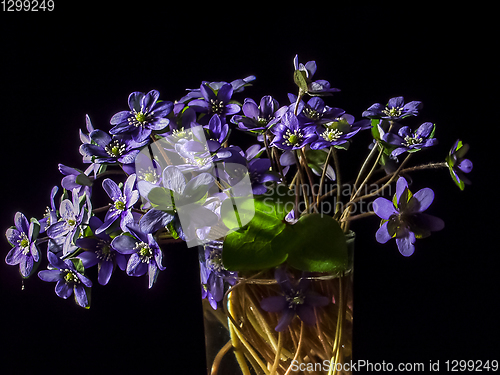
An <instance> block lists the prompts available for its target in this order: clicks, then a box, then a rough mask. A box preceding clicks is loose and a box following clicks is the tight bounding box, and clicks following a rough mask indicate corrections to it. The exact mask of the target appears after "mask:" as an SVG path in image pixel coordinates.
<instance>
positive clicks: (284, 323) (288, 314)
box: [274, 309, 295, 332]
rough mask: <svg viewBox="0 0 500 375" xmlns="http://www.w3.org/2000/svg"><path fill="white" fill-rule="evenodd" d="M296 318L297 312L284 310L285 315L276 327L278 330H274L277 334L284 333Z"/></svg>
mask: <svg viewBox="0 0 500 375" xmlns="http://www.w3.org/2000/svg"><path fill="white" fill-rule="evenodd" d="M294 317H295V311H294V310H293V309H286V310H284V311H283V315H282V316H281V318H280V320H279V321H278V325H277V326H276V328H274V330H275V331H276V332H283V331H284V330H285V329H287V327H288V326H289V325H290V323H291V322H292V320H293V318H294Z"/></svg>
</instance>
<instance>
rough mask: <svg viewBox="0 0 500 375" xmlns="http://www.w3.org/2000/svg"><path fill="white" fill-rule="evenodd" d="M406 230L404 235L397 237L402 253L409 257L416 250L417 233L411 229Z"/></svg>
mask: <svg viewBox="0 0 500 375" xmlns="http://www.w3.org/2000/svg"><path fill="white" fill-rule="evenodd" d="M404 232H405V233H404V235H403V236H401V237H396V244H397V245H398V249H399V252H400V253H401V255H403V256H405V257H409V256H410V255H412V254H413V252H414V251H415V245H414V243H415V233H413V232H411V231H409V230H405V231H404Z"/></svg>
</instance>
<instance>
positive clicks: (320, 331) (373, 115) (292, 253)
mask: <svg viewBox="0 0 500 375" xmlns="http://www.w3.org/2000/svg"><path fill="white" fill-rule="evenodd" d="M315 73H316V63H315V62H314V61H309V62H307V63H306V64H302V63H300V62H299V60H298V57H297V56H296V57H295V59H294V70H293V79H294V82H295V84H296V85H297V88H298V91H297V93H296V94H288V99H289V104H287V105H283V106H280V105H279V104H278V101H277V100H276V99H275V98H274V97H272V96H270V95H266V96H264V97H262V98H261V99H260V101H259V100H254V99H250V98H245V99H244V100H243V102H242V103H241V102H239V101H238V100H237V96H238V95H240V96H241V93H242V92H243V91H244V89H245V88H247V87H248V86H251V84H252V82H253V81H254V80H255V77H253V76H250V77H247V78H244V79H238V80H235V81H233V82H230V83H227V82H202V84H201V86H200V87H199V88H198V89H191V90H188V92H187V95H185V96H184V97H182V98H181V99H179V100H177V101H175V102H172V101H166V100H160V94H159V92H158V91H156V90H152V91H150V92H148V93H142V92H133V93H132V94H130V96H129V98H128V107H129V108H128V109H126V110H123V111H121V112H118V113H116V114H115V115H114V116H112V118H111V120H110V124H111V128H110V129H109V130H101V129H96V128H94V126H93V124H92V123H91V120H90V118H89V117H88V116H87V118H86V130H85V131H81V130H80V139H81V142H82V144H81V145H80V153H81V155H82V157H83V162H84V163H85V164H88V167H87V168H86V169H85V170H81V169H78V168H74V167H69V166H66V165H63V164H60V165H59V170H60V172H61V173H62V175H64V177H63V178H62V180H61V183H60V187H58V186H54V187H53V188H52V190H51V193H50V196H49V205H48V207H47V210H46V212H45V214H44V215H43V217H39V218H31V219H30V220H28V219H27V218H26V217H25V215H23V214H22V213H20V212H18V213H16V215H15V218H14V224H15V225H14V226H12V227H11V228H9V229H8V230H7V232H6V237H7V240H8V242H9V243H10V244H11V246H12V249H11V250H10V251H9V252H8V254H7V255H6V258H5V261H6V262H7V264H9V265H18V266H19V271H20V274H21V276H22V278H28V277H30V276H32V275H33V274H37V275H38V277H39V278H40V279H41V280H43V281H46V282H55V283H56V284H55V292H56V294H57V296H59V297H61V298H64V299H67V298H69V297H70V296H71V295H74V299H75V301H76V303H77V304H78V305H80V306H82V307H84V308H87V309H88V308H90V301H91V298H90V297H91V290H92V285H93V284H94V283H95V280H91V279H90V278H89V277H88V273H87V272H86V270H87V269H88V268H90V267H94V266H97V282H98V283H99V284H101V285H106V284H107V283H108V282H109V280H110V278H111V277H112V275H113V273H114V272H118V271H117V268H119V269H120V270H121V271H124V272H126V274H127V275H129V276H143V275H147V278H148V285H149V288H151V287H153V285H154V283H155V281H156V279H157V277H158V276H159V275H160V273H161V271H163V270H164V269H165V268H164V266H163V265H162V255H163V252H165V251H168V250H169V244H171V243H173V242H179V241H185V242H186V244H187V246H188V247H196V248H198V249H199V266H200V276H201V277H200V278H201V291H202V297H203V299H204V314H205V324H206V332H207V358H208V360H209V373H211V374H217V373H222V371H227V373H231V374H234V373H236V371H237V370H235V369H233V370H224V366H231V365H234V366H235V368H239V370H238V371H240V372H241V373H242V374H250V373H252V372H254V373H256V374H291V373H304V374H313V373H314V374H316V373H328V374H334V373H349V372H350V369H349V368H346V367H345V366H343V364H345V363H346V362H348V361H349V358H350V357H351V345H352V344H351V342H352V341H351V336H352V288H351V284H352V266H353V265H352V263H353V262H352V257H353V248H354V241H355V232H353V231H352V230H351V228H350V226H351V222H353V221H356V220H360V219H363V218H366V217H370V216H378V217H379V218H380V225H379V227H378V228H374V229H373V234H374V239H375V240H376V241H378V242H379V243H386V242H389V241H390V240H391V239H394V240H395V241H394V242H395V243H396V246H397V248H398V250H399V252H400V253H401V254H402V255H403V256H410V255H412V254H413V252H414V251H415V243H416V241H417V239H421V238H425V237H428V236H429V235H430V234H431V232H433V231H438V230H441V229H443V227H444V223H443V221H442V220H441V219H439V218H437V217H435V216H433V215H430V214H428V213H426V212H425V211H426V210H427V209H428V208H429V206H430V205H431V204H432V202H433V199H434V192H433V190H431V189H430V188H423V189H420V190H418V191H416V192H414V193H412V192H411V191H410V185H411V183H410V182H409V179H408V177H407V176H408V175H409V173H411V172H415V171H419V170H425V169H439V168H442V169H445V170H446V169H447V170H449V172H450V175H451V177H452V179H453V181H454V182H455V184H456V185H457V186H458V187H459V188H460V189H462V190H463V189H464V186H465V184H468V183H470V182H469V180H468V179H467V177H466V174H467V173H469V172H470V171H471V170H472V163H471V161H470V160H468V159H466V158H465V155H466V153H467V150H468V145H467V144H464V143H463V142H462V141H460V140H457V141H456V142H455V144H454V145H453V146H452V147H451V150H450V151H449V153H448V155H447V156H446V157H444V158H443V159H444V160H443V161H441V162H433V163H428V164H421V165H416V166H407V164H408V162H409V160H410V159H411V157H412V155H413V154H414V153H416V152H419V151H424V150H425V149H427V148H429V147H433V146H435V145H436V144H437V138H436V137H435V133H436V125H435V124H433V123H431V122H425V123H423V124H421V125H419V126H417V127H415V128H411V127H410V126H408V125H406V124H405V122H406V119H408V118H412V117H414V116H417V115H418V113H419V111H420V110H421V108H422V103H421V102H418V101H411V102H409V103H405V101H404V98H403V97H395V98H391V99H389V101H388V103H387V104H379V103H376V104H373V105H372V106H371V107H369V108H368V109H367V110H366V111H364V112H363V113H362V117H363V119H359V120H356V119H355V117H354V116H352V115H350V114H348V113H346V112H345V111H344V110H343V109H340V108H336V107H330V106H329V105H327V104H326V103H325V100H323V98H322V97H328V96H333V95H334V93H336V92H338V91H340V90H339V89H336V88H333V87H331V85H330V83H329V82H328V81H325V80H314V79H313V77H314V75H315ZM361 132H368V133H369V132H371V137H370V141H371V142H370V144H369V147H368V148H367V151H366V153H367V156H366V159H365V161H364V162H363V163H362V165H361V167H360V168H359V170H358V171H357V172H356V173H354V174H352V175H351V176H348V177H347V178H346V176H345V173H344V172H345V170H342V169H341V163H340V159H341V158H342V156H343V154H345V153H347V152H349V147H350V145H351V143H352V142H355V140H356V138H357V135H358V133H361ZM242 135H246V136H248V139H250V140H251V141H252V142H250V143H249V144H250V146H249V147H243V148H242V145H244V144H246V143H248V141H247V142H245V141H242V139H243V137H242ZM233 139H234V140H237V141H238V142H241V143H240V145H237V144H234V143H235V142H234V141H233ZM352 170H353V169H352V167H351V168H350V169H349V171H352ZM101 188H102V190H104V192H105V193H106V194H107V196H108V198H106V199H107V200H108V202H107V204H105V205H104V206H102V207H96V201H97V200H96V199H97V198H95V196H97V197H98V198H99V199H102V198H103V197H105V195H104V194H102V190H101ZM346 189H348V190H346ZM393 189H395V190H394V191H393ZM96 190H97V191H96ZM99 194H100V195H101V197H99ZM362 203H364V205H363V206H361V204H362ZM359 207H364V208H365V210H364V212H362V210H358V208H359ZM45 255H46V256H45ZM40 264H45V265H46V269H44V270H40V271H38V272H36V271H37V268H38V267H39V266H40ZM211 324H213V325H214V327H216V328H214V330H215V331H217V332H218V333H217V334H218V335H222V336H225V337H226V338H225V339H223V342H222V343H220V344H214V341H211V340H212V338H210V337H208V335H209V334H208V332H209V331H210V329H211V328H210V325H211ZM216 345H218V346H216ZM229 351H232V352H233V353H234V355H232V356H229V355H226V354H227V353H228V352H229ZM229 357H231V358H232V359H230V358H229ZM231 361H232V362H233V364H231V363H229V364H227V363H228V362H231Z"/></svg>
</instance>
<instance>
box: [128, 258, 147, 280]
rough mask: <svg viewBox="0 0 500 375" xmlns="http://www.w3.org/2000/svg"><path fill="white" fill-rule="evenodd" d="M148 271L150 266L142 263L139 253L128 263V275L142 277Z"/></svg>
mask: <svg viewBox="0 0 500 375" xmlns="http://www.w3.org/2000/svg"><path fill="white" fill-rule="evenodd" d="M147 271H148V264H147V263H144V262H142V260H141V258H140V257H139V255H138V254H137V253H134V254H132V256H131V257H130V259H129V260H128V263H127V275H129V276H142V275H144V274H145V273H146V272H147Z"/></svg>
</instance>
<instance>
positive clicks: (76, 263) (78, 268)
mask: <svg viewBox="0 0 500 375" xmlns="http://www.w3.org/2000/svg"><path fill="white" fill-rule="evenodd" d="M70 260H71V262H72V263H73V265H74V266H75V269H76V271H77V272H78V273H81V274H82V275H83V274H84V273H85V267H84V266H83V262H82V260H81V259H80V258H70Z"/></svg>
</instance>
